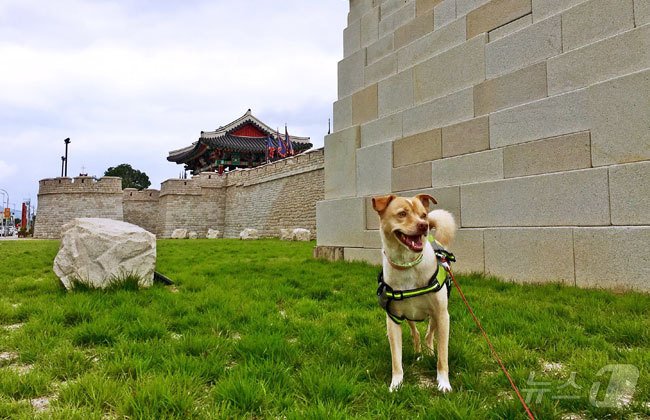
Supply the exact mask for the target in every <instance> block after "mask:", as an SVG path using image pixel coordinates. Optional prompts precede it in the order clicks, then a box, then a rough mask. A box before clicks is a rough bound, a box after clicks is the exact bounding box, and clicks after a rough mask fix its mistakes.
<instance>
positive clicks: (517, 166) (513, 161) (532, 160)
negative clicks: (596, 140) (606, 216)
mask: <svg viewBox="0 0 650 420" xmlns="http://www.w3.org/2000/svg"><path fill="white" fill-rule="evenodd" d="M559 151H561V152H559ZM590 167H591V142H590V138H589V132H588V131H583V132H580V133H574V134H567V135H566V136H558V137H551V138H549V139H544V140H538V141H533V142H530V143H523V144H518V145H515V146H508V147H506V148H504V149H503V174H504V176H505V177H506V178H513V177H517V176H528V175H537V174H544V173H551V172H561V171H569V170H572V169H584V168H590Z"/></svg>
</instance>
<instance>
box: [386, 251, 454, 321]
mask: <svg viewBox="0 0 650 420" xmlns="http://www.w3.org/2000/svg"><path fill="white" fill-rule="evenodd" d="M431 245H432V246H433V251H434V252H435V254H436V257H437V260H438V266H437V267H436V271H435V272H434V273H433V276H431V278H430V279H429V281H428V283H427V285H426V286H424V287H418V288H416V289H408V290H395V289H393V288H392V287H390V286H389V285H388V284H386V282H384V271H383V270H382V271H380V272H379V275H378V276H377V283H378V287H377V299H378V301H379V306H381V307H382V308H383V309H384V310H385V311H386V314H387V315H388V317H389V318H390V319H391V320H393V322H395V323H397V324H401V323H402V322H404V320H408V321H415V322H420V321H424V319H408V318H407V317H406V316H397V315H395V314H393V313H392V312H391V311H390V303H391V302H392V301H400V300H404V299H410V298H414V297H418V296H422V295H426V294H427V293H435V292H437V291H439V290H440V289H442V287H443V286H447V298H449V295H450V294H451V276H450V275H449V273H448V272H447V270H446V269H445V267H444V265H443V264H444V263H447V264H449V263H451V262H455V261H456V257H454V254H452V253H451V252H449V251H447V250H446V249H445V248H444V247H443V246H442V245H440V243H438V241H432V244H431Z"/></svg>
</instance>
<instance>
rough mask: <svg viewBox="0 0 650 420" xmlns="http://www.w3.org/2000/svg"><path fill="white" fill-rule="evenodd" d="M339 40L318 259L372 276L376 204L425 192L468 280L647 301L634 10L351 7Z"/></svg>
mask: <svg viewBox="0 0 650 420" xmlns="http://www.w3.org/2000/svg"><path fill="white" fill-rule="evenodd" d="M640 3H643V2H640ZM343 35H344V45H343V47H344V48H343V51H344V53H343V56H344V57H343V59H342V60H341V61H340V62H339V64H338V82H339V83H338V100H337V101H336V102H335V103H334V132H333V133H332V134H331V135H328V136H327V137H326V138H325V157H326V160H325V200H323V201H321V202H319V203H318V206H317V225H318V232H319V235H318V245H319V247H323V249H325V250H327V249H329V248H336V249H343V250H344V253H343V254H344V258H345V259H347V260H356V259H360V260H365V261H370V262H374V263H379V262H380V261H381V254H380V247H381V244H380V242H379V234H378V232H377V229H378V218H377V215H376V213H375V212H374V211H373V210H372V207H371V205H370V201H369V199H368V197H371V196H373V195H379V194H388V193H397V194H402V195H410V194H414V193H418V192H426V193H429V194H431V195H433V196H434V197H436V198H437V199H438V202H439V206H440V207H442V208H446V209H449V210H451V211H452V212H453V213H454V215H455V216H456V220H457V221H458V223H459V225H460V227H461V230H460V232H459V235H458V238H457V240H456V243H455V244H454V246H453V251H455V252H456V253H457V255H458V260H459V262H458V264H457V269H458V270H461V271H466V272H468V271H476V272H484V273H487V274H494V275H498V276H500V277H502V278H506V279H511V280H513V281H520V282H546V281H558V282H562V283H566V284H571V285H578V286H585V287H607V288H617V289H619V288H620V289H630V288H634V289H640V290H646V291H648V290H650V252H648V244H649V243H650V200H649V199H648V197H650V182H649V180H650V163H649V162H648V161H649V160H650V54H649V53H648V51H650V20H649V16H648V13H647V10H646V8H644V7H640V6H639V1H632V0H623V1H602V0H566V1H546V2H545V1H535V0H509V1H503V0H384V1H380V0H350V13H349V15H348V26H347V28H346V29H345V30H344V34H343Z"/></svg>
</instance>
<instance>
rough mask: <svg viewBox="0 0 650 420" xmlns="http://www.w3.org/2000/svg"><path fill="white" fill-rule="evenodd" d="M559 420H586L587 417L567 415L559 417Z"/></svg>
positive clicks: (576, 414)
mask: <svg viewBox="0 0 650 420" xmlns="http://www.w3.org/2000/svg"><path fill="white" fill-rule="evenodd" d="M560 419H561V420H586V419H587V417H585V416H584V415H582V414H580V413H568V414H562V416H561V417H560Z"/></svg>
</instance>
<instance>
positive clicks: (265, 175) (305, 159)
mask: <svg viewBox="0 0 650 420" xmlns="http://www.w3.org/2000/svg"><path fill="white" fill-rule="evenodd" d="M324 164H325V153H324V149H323V148H320V149H316V150H312V151H309V152H306V153H303V154H300V155H297V156H292V157H289V158H286V159H283V160H279V161H277V162H272V163H269V164H266V165H262V166H258V167H256V168H251V169H241V170H237V171H234V172H230V173H228V174H226V179H227V185H228V186H234V185H252V184H257V183H262V182H268V181H270V180H273V179H276V178H278V177H286V176H290V175H297V174H299V173H304V172H309V171H313V170H318V169H322V168H323V166H324Z"/></svg>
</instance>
